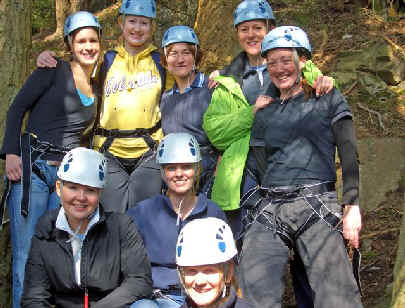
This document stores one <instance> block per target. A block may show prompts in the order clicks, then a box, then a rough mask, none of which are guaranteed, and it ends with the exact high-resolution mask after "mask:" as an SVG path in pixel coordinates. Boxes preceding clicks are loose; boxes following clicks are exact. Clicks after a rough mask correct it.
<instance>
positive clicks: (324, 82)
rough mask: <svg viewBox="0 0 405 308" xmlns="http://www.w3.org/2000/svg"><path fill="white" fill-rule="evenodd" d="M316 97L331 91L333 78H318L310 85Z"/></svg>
mask: <svg viewBox="0 0 405 308" xmlns="http://www.w3.org/2000/svg"><path fill="white" fill-rule="evenodd" d="M312 88H314V89H315V94H316V96H317V97H319V96H322V95H324V94H327V93H329V92H330V91H332V89H333V78H332V77H329V76H323V75H321V76H319V77H318V78H317V79H316V80H315V82H314V83H313V85H312Z"/></svg>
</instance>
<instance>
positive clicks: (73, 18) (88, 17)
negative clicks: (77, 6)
mask: <svg viewBox="0 0 405 308" xmlns="http://www.w3.org/2000/svg"><path fill="white" fill-rule="evenodd" d="M84 27H94V28H97V30H98V32H99V34H101V25H100V23H99V22H98V20H97V18H96V16H94V15H93V14H91V13H89V12H86V11H79V12H76V13H73V14H71V15H69V17H68V18H66V21H65V26H64V27H63V36H64V37H67V36H68V35H70V34H71V33H72V32H73V31H75V30H77V29H80V28H84Z"/></svg>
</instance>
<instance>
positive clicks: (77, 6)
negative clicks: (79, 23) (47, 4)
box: [70, 0, 86, 13]
mask: <svg viewBox="0 0 405 308" xmlns="http://www.w3.org/2000/svg"><path fill="white" fill-rule="evenodd" d="M85 2H86V1H85V0H70V13H74V12H77V11H80V10H84V9H85V8H83V6H84V3H85Z"/></svg>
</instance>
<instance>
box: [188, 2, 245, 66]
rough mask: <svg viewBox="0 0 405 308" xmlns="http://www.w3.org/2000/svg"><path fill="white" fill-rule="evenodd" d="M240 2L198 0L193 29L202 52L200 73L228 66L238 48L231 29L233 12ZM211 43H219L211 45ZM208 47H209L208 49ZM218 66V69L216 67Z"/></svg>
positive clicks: (232, 28) (238, 50)
mask: <svg viewBox="0 0 405 308" xmlns="http://www.w3.org/2000/svg"><path fill="white" fill-rule="evenodd" d="M239 3H240V0H228V1H218V0H199V1H198V12H197V18H196V21H195V25H194V28H195V30H196V32H197V35H198V38H199V40H200V46H202V47H203V50H204V65H203V66H202V67H201V68H200V69H201V71H203V72H207V73H210V72H212V71H213V70H215V69H219V68H222V67H223V66H224V65H227V64H229V62H231V60H232V58H234V57H235V56H236V55H237V54H238V53H239V52H240V50H241V49H240V47H239V43H238V41H237V39H236V35H235V29H234V27H233V12H234V10H235V8H236V6H237V5H238V4H239ZM212 42H220V43H219V44H212ZM208 46H209V47H208ZM218 66H219V67H218Z"/></svg>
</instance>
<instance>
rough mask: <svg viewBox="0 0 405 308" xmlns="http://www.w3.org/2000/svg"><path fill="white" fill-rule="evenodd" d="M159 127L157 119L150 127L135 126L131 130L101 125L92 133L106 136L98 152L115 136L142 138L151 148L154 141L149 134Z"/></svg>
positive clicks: (109, 143) (102, 151)
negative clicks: (135, 127)
mask: <svg viewBox="0 0 405 308" xmlns="http://www.w3.org/2000/svg"><path fill="white" fill-rule="evenodd" d="M159 128H161V121H160V120H159V121H158V122H157V123H156V124H155V126H153V127H151V128H137V129H132V130H120V129H105V128H103V127H98V128H97V129H95V132H94V134H95V135H99V136H103V137H107V138H106V140H105V141H104V143H103V144H102V146H101V147H100V150H99V151H100V152H101V153H104V152H106V151H107V150H108V149H109V148H110V146H111V145H112V143H113V142H114V139H115V138H143V140H144V141H145V142H146V144H147V145H148V147H149V148H150V149H153V148H154V147H155V145H156V143H155V141H154V140H153V139H152V137H151V135H152V134H153V133H155V132H156V131H157V130H158V129H159Z"/></svg>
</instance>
